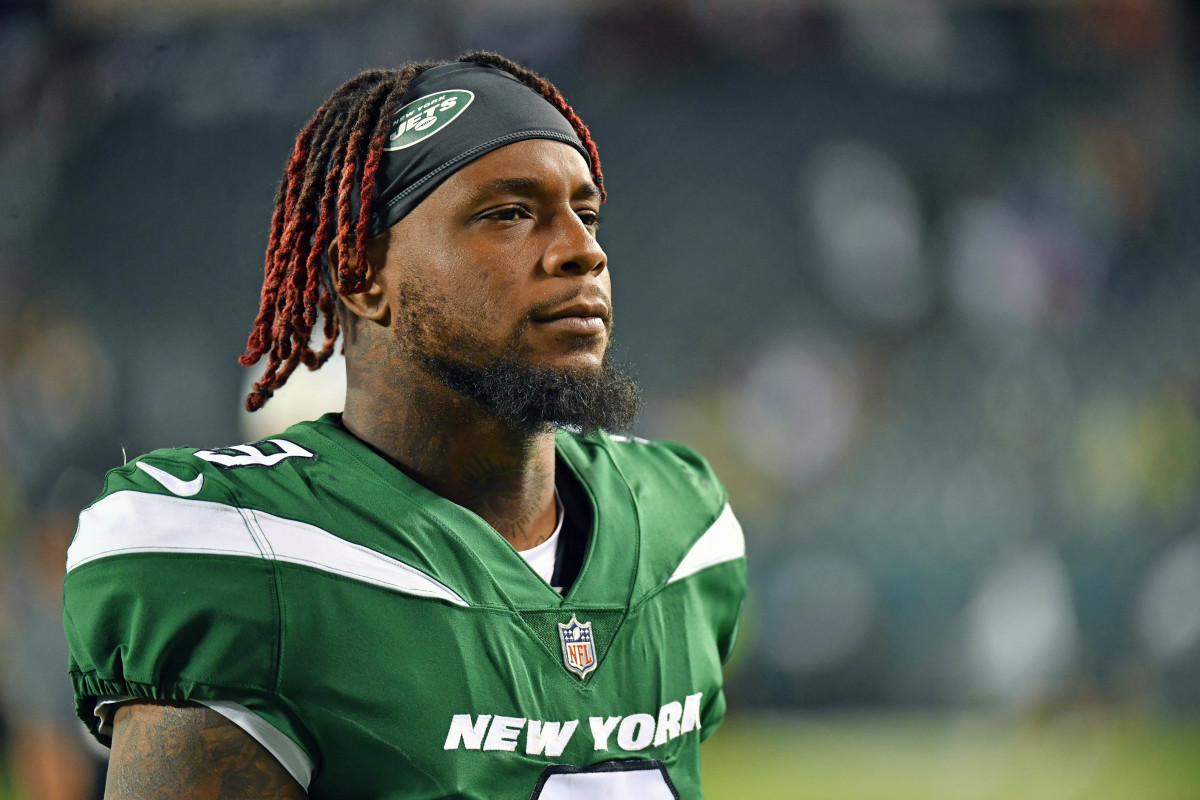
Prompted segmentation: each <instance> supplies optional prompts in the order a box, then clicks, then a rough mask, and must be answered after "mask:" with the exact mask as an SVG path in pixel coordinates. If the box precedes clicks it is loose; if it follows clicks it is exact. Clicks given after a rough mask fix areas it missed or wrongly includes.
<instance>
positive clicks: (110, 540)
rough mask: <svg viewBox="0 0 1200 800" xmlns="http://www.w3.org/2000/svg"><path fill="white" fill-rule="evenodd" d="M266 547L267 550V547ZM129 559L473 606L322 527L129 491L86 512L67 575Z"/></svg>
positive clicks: (413, 571) (400, 564) (398, 563)
mask: <svg viewBox="0 0 1200 800" xmlns="http://www.w3.org/2000/svg"><path fill="white" fill-rule="evenodd" d="M259 542H261V546H260V544H259ZM125 553H198V554H206V555H230V556H246V557H252V558H262V559H265V560H268V561H271V560H274V561H286V562H288V563H292V564H303V565H304V566H308V567H312V568H313V569H318V570H321V571H322V572H328V573H330V574H333V575H341V576H344V577H347V578H352V579H354V580H357V581H362V582H363V583H369V584H372V585H374V586H382V587H384V588H387V589H394V590H395V591H398V592H402V593H403V594H412V595H419V596H422V597H435V598H438V599H441V600H447V601H449V602H451V603H454V604H455V605H460V606H465V605H467V601H465V600H463V599H462V598H461V597H459V596H458V594H456V593H455V592H453V591H452V590H451V589H449V588H448V587H446V586H445V585H443V584H442V583H440V582H439V581H437V580H435V579H433V578H431V577H430V576H428V575H426V574H425V573H424V572H421V571H420V570H418V569H416V568H415V567H411V566H409V565H408V564H405V563H404V562H402V561H397V560H396V559H394V558H391V557H390V556H385V555H383V554H382V553H377V552H375V551H374V550H371V549H370V548H367V547H363V546H362V545H358V544H355V543H353V542H348V541H346V540H345V539H341V538H338V537H337V536H335V535H333V534H332V533H330V532H329V531H326V530H322V529H321V528H318V527H316V526H315V525H309V524H307V523H304V522H297V521H295V520H290V519H285V518H283V517H277V516H275V515H273V514H268V513H266V512H265V511H254V510H251V509H237V508H234V507H232V506H227V505H223V504H221V503H213V502H208V501H205V500H191V499H187V498H182V497H167V496H166V495H158V494H149V493H146V492H136V491H124V492H117V493H116V494H111V495H109V496H108V497H105V498H104V499H103V500H100V501H99V502H97V503H96V504H95V505H93V506H91V507H90V508H87V509H85V510H84V512H83V513H82V514H81V515H80V516H79V530H78V531H77V532H76V533H75V539H74V541H72V542H71V547H70V549H69V550H67V572H70V571H71V570H73V569H75V568H77V567H79V566H81V565H83V564H86V563H88V562H89V561H94V560H96V559H98V558H106V557H108V556H115V555H121V554H125Z"/></svg>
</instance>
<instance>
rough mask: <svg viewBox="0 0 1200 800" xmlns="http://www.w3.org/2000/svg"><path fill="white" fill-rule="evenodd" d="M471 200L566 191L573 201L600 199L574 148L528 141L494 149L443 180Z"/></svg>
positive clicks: (554, 143) (545, 141) (586, 164)
mask: <svg viewBox="0 0 1200 800" xmlns="http://www.w3.org/2000/svg"><path fill="white" fill-rule="evenodd" d="M447 183H453V184H456V185H457V187H458V189H459V190H460V191H462V192H464V193H466V194H467V195H469V196H470V197H472V198H480V199H482V198H484V197H487V196H491V195H495V194H517V195H529V196H532V195H536V194H545V193H555V194H558V193H562V192H566V193H567V194H569V195H570V196H571V197H572V198H573V199H591V198H599V197H600V188H599V187H598V186H596V184H595V181H593V179H592V173H591V169H590V168H589V167H588V163H587V161H585V160H584V159H583V156H581V155H580V154H579V152H578V151H577V150H575V149H574V148H572V147H570V146H568V145H565V144H563V143H561V142H556V141H551V140H548V139H529V140H526V141H523V142H516V143H514V144H510V145H507V146H505V147H501V148H498V149H496V150H493V151H492V152H490V153H488V154H487V155H485V156H482V157H480V158H479V159H477V160H475V161H473V162H472V163H470V164H468V165H466V166H465V167H463V168H462V169H461V170H459V171H458V172H457V173H455V175H453V176H451V177H450V179H448V180H447Z"/></svg>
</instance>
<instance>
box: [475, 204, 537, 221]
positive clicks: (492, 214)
mask: <svg viewBox="0 0 1200 800" xmlns="http://www.w3.org/2000/svg"><path fill="white" fill-rule="evenodd" d="M484 216H485V217H486V218H487V219H495V220H499V221H501V222H513V221H515V220H518V219H521V218H522V217H524V216H527V214H526V212H525V209H523V208H521V207H520V206H505V207H504V208H497V209H496V210H495V211H489V212H488V213H487V214H485V215H484Z"/></svg>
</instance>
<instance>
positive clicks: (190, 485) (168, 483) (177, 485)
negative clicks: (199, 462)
mask: <svg viewBox="0 0 1200 800" xmlns="http://www.w3.org/2000/svg"><path fill="white" fill-rule="evenodd" d="M137 465H138V469H140V470H141V471H142V472H144V473H146V474H147V475H149V476H150V477H151V478H154V480H156V481H158V482H159V483H161V484H162V485H163V486H164V487H165V488H166V489H167V491H169V492H171V494H177V495H179V496H180V497H192V496H193V495H196V494H199V493H200V487H201V486H203V485H204V473H201V474H199V475H197V476H196V477H194V478H192V479H191V480H190V481H185V480H183V479H181V478H176V477H175V476H174V475H172V474H171V473H169V472H166V471H165V470H161V469H159V468H158V467H152V466H150V465H149V464H147V463H145V462H144V461H139V462H137Z"/></svg>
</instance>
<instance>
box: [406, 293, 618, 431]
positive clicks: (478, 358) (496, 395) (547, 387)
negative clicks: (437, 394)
mask: <svg viewBox="0 0 1200 800" xmlns="http://www.w3.org/2000/svg"><path fill="white" fill-rule="evenodd" d="M559 302H562V301H561V300H560V301H559ZM405 305H406V306H407V308H406V311H407V312H408V314H407V316H408V318H409V325H407V326H406V327H407V328H408V330H407V336H406V337H405V338H407V339H408V343H407V345H408V348H409V350H410V352H411V353H413V355H415V356H416V357H417V360H418V362H419V363H420V365H421V367H422V369H423V370H424V371H425V372H426V373H427V374H429V375H430V376H431V377H433V378H435V379H436V380H438V381H439V382H441V383H442V384H443V385H445V386H446V387H448V388H450V389H452V390H454V391H456V392H458V393H459V394H461V395H463V396H464V397H468V398H470V399H472V400H474V401H475V402H476V403H478V404H479V405H480V406H482V407H483V408H484V409H485V410H486V411H488V413H490V414H492V416H494V417H496V418H497V419H498V420H500V421H501V422H504V423H505V424H507V425H509V426H511V427H512V428H514V429H516V430H520V431H523V432H525V433H540V432H545V431H549V430H551V429H553V428H554V427H565V428H572V429H577V430H579V431H582V432H583V433H592V432H594V431H596V430H604V431H611V432H628V431H629V430H630V429H632V427H633V423H634V420H635V419H636V418H637V413H638V410H639V409H640V408H641V402H642V398H641V392H640V391H639V390H638V386H637V383H635V382H634V380H633V378H631V377H629V376H628V375H626V374H625V373H624V372H622V371H621V370H620V369H619V368H618V367H617V365H616V364H614V363H613V361H612V360H611V359H610V358H609V355H608V354H607V353H605V355H604V358H603V359H602V361H601V363H600V366H599V367H597V368H596V369H568V368H554V367H545V366H540V365H537V364H533V363H531V362H530V361H529V359H528V358H526V357H525V356H524V355H523V354H522V352H521V340H522V338H523V335H524V333H525V331H526V330H527V329H528V327H529V326H530V325H532V324H534V323H533V322H531V321H530V320H529V319H526V320H525V321H523V322H522V323H521V324H520V325H519V326H518V327H517V329H516V330H515V331H514V332H513V333H512V335H511V336H510V337H509V338H508V340H507V342H505V344H504V347H503V348H502V349H501V352H500V354H499V355H497V356H489V355H487V351H488V347H487V344H486V343H485V342H483V341H481V340H480V339H479V338H478V337H477V336H475V335H474V334H472V333H468V332H465V331H463V330H462V329H461V328H460V327H459V328H458V329H456V327H457V326H455V325H454V324H453V323H451V322H450V320H449V319H447V317H446V315H445V314H444V312H443V310H442V308H440V307H438V304H436V303H431V302H430V299H429V298H427V297H425V296H424V293H423V292H421V291H420V290H419V289H418V288H417V287H416V286H411V285H410V286H407V287H406V291H405ZM434 341H436V342H437V343H438V345H440V346H439V347H436V348H435V347H433V346H432V343H433V342H434ZM446 353H452V354H453V355H446Z"/></svg>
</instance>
